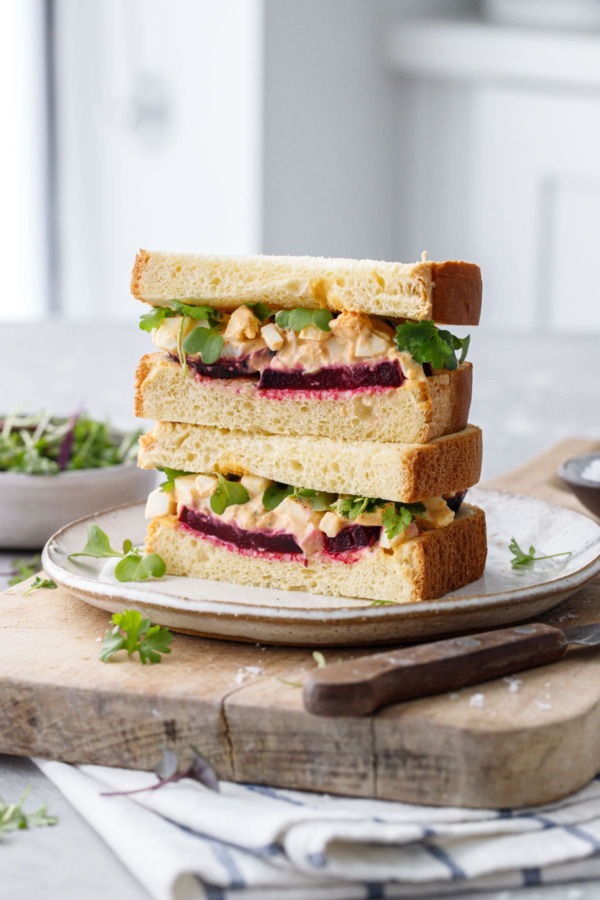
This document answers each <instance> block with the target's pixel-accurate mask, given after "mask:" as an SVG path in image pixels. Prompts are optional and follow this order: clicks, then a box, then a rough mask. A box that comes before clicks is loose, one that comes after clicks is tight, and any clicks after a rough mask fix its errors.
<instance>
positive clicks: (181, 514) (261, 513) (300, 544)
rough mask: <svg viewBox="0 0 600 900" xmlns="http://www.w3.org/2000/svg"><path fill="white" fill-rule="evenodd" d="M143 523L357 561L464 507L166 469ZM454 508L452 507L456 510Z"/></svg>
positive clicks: (245, 548) (442, 522) (234, 545)
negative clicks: (169, 520)
mask: <svg viewBox="0 0 600 900" xmlns="http://www.w3.org/2000/svg"><path fill="white" fill-rule="evenodd" d="M165 474H166V475H167V481H166V482H165V483H163V484H162V485H161V487H160V488H157V489H156V490H155V491H153V492H152V493H151V494H150V496H149V498H148V503H147V506H146V517H147V518H154V517H155V516H159V515H176V516H177V518H178V519H179V522H180V523H181V525H182V527H187V528H190V529H192V530H193V531H194V532H196V533H197V534H200V535H202V536H203V537H205V538H207V539H209V540H213V541H215V542H218V543H220V544H225V545H227V546H229V547H230V548H231V549H236V550H238V551H241V552H248V553H257V552H261V553H268V554H276V555H281V554H284V555H285V554H297V555H300V556H302V557H304V558H306V557H311V556H315V555H319V554H321V555H322V554H324V555H328V556H334V557H339V556H342V555H343V556H346V555H349V556H351V557H356V555H357V554H360V553H363V552H365V551H368V549H369V548H371V547H374V546H378V547H381V548H383V549H393V548H394V547H396V546H397V545H398V544H401V543H403V542H404V541H408V540H411V539H412V538H414V537H417V536H418V535H419V534H420V533H421V532H422V531H426V530H428V529H432V528H444V527H445V526H446V525H449V524H450V523H451V522H452V521H453V519H454V515H455V511H456V509H458V506H459V505H460V502H461V501H462V495H460V496H459V498H458V500H456V499H455V500H454V502H453V500H452V499H450V500H448V501H447V500H445V499H444V498H442V497H435V498H430V499H427V500H424V501H423V502H421V503H394V502H392V501H385V500H379V499H373V498H369V497H356V496H352V495H338V494H328V493H325V492H323V491H315V490H311V489H307V488H299V487H293V486H291V485H286V484H279V483H278V482H274V481H270V480H268V479H266V478H260V477H258V476H256V475H244V476H242V477H241V478H240V479H239V480H238V479H237V478H235V477H234V476H228V477H225V476H223V475H220V474H219V475H194V474H187V473H184V472H174V471H172V470H165ZM451 507H452V508H451Z"/></svg>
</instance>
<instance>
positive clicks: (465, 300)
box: [431, 260, 483, 325]
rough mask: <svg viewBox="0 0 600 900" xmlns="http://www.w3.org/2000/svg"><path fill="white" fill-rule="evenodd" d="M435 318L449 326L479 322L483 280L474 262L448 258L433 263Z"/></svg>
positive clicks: (433, 307)
mask: <svg viewBox="0 0 600 900" xmlns="http://www.w3.org/2000/svg"><path fill="white" fill-rule="evenodd" d="M431 278H432V291H431V303H432V312H433V316H432V318H433V319H435V321H436V322H440V323H444V324H446V325H478V324H479V319H480V317H481V300H482V297H483V283H482V280H481V270H480V268H479V266H476V265H474V264H473V263H466V262H459V261H458V260H448V261H447V262H442V263H435V262H432V263H431Z"/></svg>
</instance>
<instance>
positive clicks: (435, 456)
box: [139, 422, 482, 503]
mask: <svg viewBox="0 0 600 900" xmlns="http://www.w3.org/2000/svg"><path fill="white" fill-rule="evenodd" d="M481 456H482V441H481V430H480V429H479V428H477V427H476V426H475V425H469V426H467V428H465V429H464V431H460V432H458V434H451V435H447V436H445V437H440V438H436V439H435V440H434V441H432V442H431V443H429V444H391V443H382V442H379V441H343V440H339V439H335V438H317V437H296V436H293V437H292V436H287V435H286V436H284V435H269V436H268V437H267V436H265V435H257V434H250V433H248V432H244V431H227V430H226V429H224V428H211V427H206V426H202V425H184V424H179V423H174V422H158V423H157V424H156V425H155V426H154V428H153V429H152V430H151V431H150V432H149V433H148V434H146V435H144V436H143V437H142V438H140V452H139V465H140V466H141V467H142V468H144V469H154V468H169V469H178V470H180V471H184V472H204V473H212V472H220V473H221V474H223V475H230V474H233V475H245V474H248V473H252V474H254V475H260V476H261V477H262V478H268V479H270V480H271V481H280V482H283V483H284V484H293V485H300V486H302V487H306V488H312V489H313V490H317V491H326V492H328V493H334V494H356V495H358V496H362V497H378V498H380V499H382V500H395V501H399V502H401V503H414V502H418V501H419V500H425V499H426V498H427V497H439V496H447V495H449V494H454V493H456V492H457V491H463V490H465V489H467V488H469V487H472V486H473V485H474V484H476V483H477V481H478V480H479V476H480V473H481Z"/></svg>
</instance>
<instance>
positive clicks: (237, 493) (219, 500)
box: [210, 475, 250, 516]
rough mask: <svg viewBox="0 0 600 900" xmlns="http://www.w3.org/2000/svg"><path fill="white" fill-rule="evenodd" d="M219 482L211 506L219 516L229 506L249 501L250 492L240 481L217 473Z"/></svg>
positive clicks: (211, 498)
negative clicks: (231, 479)
mask: <svg viewBox="0 0 600 900" xmlns="http://www.w3.org/2000/svg"><path fill="white" fill-rule="evenodd" d="M217 478H218V479H219V483H218V484H217V487H216V489H215V491H214V492H213V493H212V494H211V497H210V508H211V509H212V511H213V512H214V513H216V514H217V515H218V516H220V515H222V514H223V513H224V512H225V510H226V509H227V507H228V506H237V505H238V504H241V503H247V502H248V501H249V500H250V494H249V493H248V491H247V490H246V488H245V487H244V485H243V484H240V483H239V481H229V480H228V479H227V478H225V477H224V476H223V475H217Z"/></svg>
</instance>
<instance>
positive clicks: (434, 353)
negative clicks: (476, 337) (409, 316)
mask: <svg viewBox="0 0 600 900" xmlns="http://www.w3.org/2000/svg"><path fill="white" fill-rule="evenodd" d="M470 340H471V338H470V336H467V337H466V338H459V337H456V335H454V334H451V333H450V332H449V331H441V330H440V329H439V328H437V327H436V326H435V325H434V323H433V322H431V321H428V320H425V321H423V322H410V321H409V322H404V323H403V324H402V325H398V327H397V328H396V336H395V341H396V346H397V347H398V350H405V351H406V352H408V353H410V355H411V356H412V357H413V359H414V360H415V361H416V362H418V363H421V364H422V363H430V365H432V366H433V368H434V369H450V370H453V369H456V368H457V367H458V366H459V365H460V364H461V363H462V362H464V360H465V358H466V355H467V351H468V349H469V343H470ZM456 350H460V351H461V355H460V359H457V358H456V353H455V351H456Z"/></svg>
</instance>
